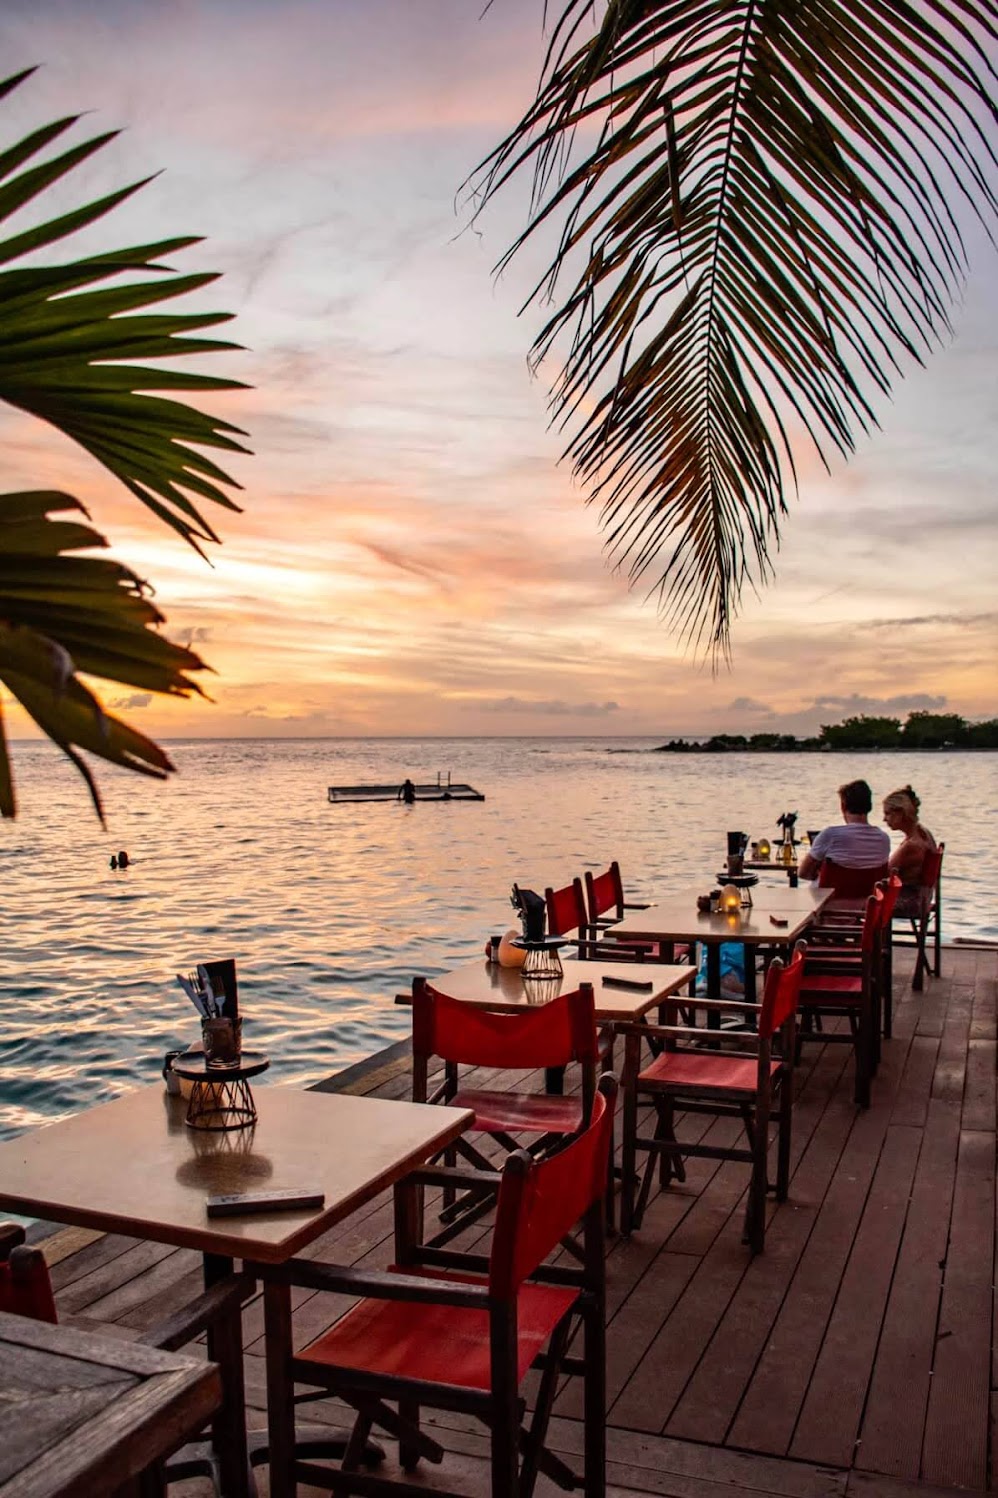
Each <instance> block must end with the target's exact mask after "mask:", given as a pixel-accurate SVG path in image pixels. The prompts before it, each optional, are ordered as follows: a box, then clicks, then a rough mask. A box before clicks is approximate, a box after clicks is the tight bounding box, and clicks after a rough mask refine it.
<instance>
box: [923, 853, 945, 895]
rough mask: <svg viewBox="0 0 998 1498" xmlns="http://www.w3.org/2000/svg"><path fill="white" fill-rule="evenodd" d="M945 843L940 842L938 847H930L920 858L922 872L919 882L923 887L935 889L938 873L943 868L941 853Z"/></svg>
mask: <svg viewBox="0 0 998 1498" xmlns="http://www.w3.org/2000/svg"><path fill="white" fill-rule="evenodd" d="M945 851H946V844H945V843H940V844H939V845H938V847H936V848H932V849H930V851H929V852H928V853H926V855H925V857H924V858H923V859H922V873H921V878H920V883H921V885H922V888H923V889H935V887H936V885H937V884H938V883H939V875H940V874H941V873H942V870H943V854H944V853H945Z"/></svg>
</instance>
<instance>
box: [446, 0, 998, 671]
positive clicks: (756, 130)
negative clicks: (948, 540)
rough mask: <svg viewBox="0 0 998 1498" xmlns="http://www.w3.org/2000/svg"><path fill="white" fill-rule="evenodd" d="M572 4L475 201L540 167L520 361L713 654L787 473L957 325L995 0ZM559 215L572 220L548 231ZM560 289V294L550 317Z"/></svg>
mask: <svg viewBox="0 0 998 1498" xmlns="http://www.w3.org/2000/svg"><path fill="white" fill-rule="evenodd" d="M592 14H593V11H592V7H591V6H590V4H589V0H563V4H562V6H561V8H560V11H559V14H558V17H557V20H556V23H555V25H554V28H553V32H552V38H551V43H550V47H549V50H548V54H547V58H546V61H545V66H544V71H543V75H542V79H541V83H540V86H539V89H538V93H537V97H536V99H535V101H534V103H533V105H532V106H531V107H530V108H529V109H528V110H527V112H526V114H525V115H524V117H523V119H522V120H521V121H520V123H519V124H518V125H517V126H516V127H515V128H514V130H513V131H512V132H511V133H510V135H509V136H508V137H507V138H506V139H505V140H504V141H503V142H501V143H500V145H499V146H498V147H497V148H496V150H495V151H494V152H493V153H492V154H491V156H490V157H488V158H487V159H486V161H485V162H483V163H482V166H481V167H480V168H479V171H478V173H477V174H476V175H475V176H474V177H473V178H472V179H471V182H470V186H471V189H472V193H473V198H474V201H475V203H476V212H478V211H481V208H482V206H483V205H484V204H486V203H488V202H489V200H490V199H491V198H492V197H493V196H494V195H495V194H496V193H497V192H498V191H500V190H501V188H502V187H503V186H504V185H505V184H506V183H508V182H509V181H510V180H511V178H513V177H514V176H517V175H518V174H520V173H521V172H522V171H523V170H524V169H528V170H529V169H531V168H532V170H533V201H532V207H531V212H530V216H529V219H528V223H527V227H526V229H525V230H524V231H523V233H522V234H520V235H519V236H518V238H517V239H516V240H515V241H514V243H513V245H512V246H511V248H510V249H509V250H508V251H507V252H506V254H505V255H504V256H503V258H502V260H501V261H500V267H499V268H500V269H501V268H503V267H504V266H505V264H506V263H507V262H508V260H509V259H510V257H511V256H513V255H514V254H516V253H517V252H518V251H519V250H520V248H521V247H522V246H523V245H524V244H525V243H526V242H527V240H528V239H533V238H536V237H537V236H539V235H540V234H541V233H542V232H548V231H549V230H551V228H552V227H554V228H555V234H556V241H555V245H556V247H555V250H554V254H553V258H552V259H551V262H550V264H549V265H548V268H547V269H546V270H545V271H544V273H543V275H541V276H540V277H539V279H538V282H537V285H536V288H535V294H536V295H538V296H540V297H541V298H542V299H546V300H547V301H548V303H549V310H548V315H547V318H546V321H545V323H544V326H543V328H542V330H541V333H540V334H539V335H538V338H537V339H536V340H535V343H534V346H533V349H532V351H531V358H532V361H533V362H534V363H538V362H541V361H543V360H544V359H546V358H551V359H552V360H553V361H556V362H557V366H558V368H559V371H560V372H559V374H558V376H557V378H556V380H555V382H554V385H553V389H552V402H551V411H552V420H553V421H554V422H555V423H556V424H558V425H559V426H566V427H567V429H568V431H569V432H570V444H569V448H568V456H569V457H570V458H571V460H572V462H573V466H574V468H575V471H576V473H577V474H578V476H579V477H580V479H581V480H582V482H583V484H584V485H585V487H586V489H587V491H588V493H589V495H590V497H597V496H598V498H599V501H600V506H601V513H602V517H603V523H604V525H605V526H606V527H607V529H608V532H609V534H610V535H611V538H612V541H611V546H610V555H611V559H612V560H613V562H614V563H615V564H616V565H623V566H624V567H625V568H626V570H627V572H628V575H629V576H630V579H631V581H632V582H634V581H636V580H637V579H638V578H647V577H649V576H650V575H651V574H652V573H653V572H655V571H657V573H658V578H657V583H655V584H654V585H653V588H652V592H653V593H656V592H657V596H658V599H659V604H660V608H661V609H662V610H663V613H664V615H665V617H666V619H667V621H668V622H669V624H670V625H671V626H672V627H674V628H675V629H677V630H678V631H679V632H680V634H681V635H684V636H685V638H686V639H687V641H690V640H692V641H694V642H695V643H696V645H697V648H698V649H700V648H704V649H706V650H707V651H711V650H713V651H715V652H717V651H720V652H721V654H724V653H726V652H727V650H728V648H729V644H730V628H731V621H732V619H733V617H734V616H735V615H736V613H737V610H738V604H739V598H740V596H741V591H742V588H743V587H744V586H746V585H751V586H755V585H756V584H762V583H763V582H765V580H766V579H767V577H768V576H769V575H770V573H771V562H770V557H771V554H773V553H774V552H775V550H776V549H777V547H778V545H779V537H780V527H781V522H782V517H783V516H784V515H785V514H786V511H787V503H786V491H787V489H788V488H789V489H791V490H792V488H793V486H794V481H795V479H794V468H793V452H792V447H791V440H793V441H795V442H796V441H797V440H798V439H797V437H796V436H793V438H792V437H791V434H793V433H795V432H797V431H802V432H803V433H804V434H805V435H806V437H807V438H808V439H809V440H810V441H811V442H813V443H814V445H815V446H816V447H817V449H818V451H819V453H820V454H821V457H822V460H823V461H824V462H825V463H826V464H828V463H829V462H830V461H831V460H832V459H833V458H834V457H835V456H839V457H848V456H849V455H850V454H851V452H852V451H853V449H854V447H855V445H856V440H857V435H858V434H861V433H864V432H866V431H868V430H870V429H871V428H872V427H873V426H874V425H875V424H876V414H875V410H874V403H873V401H872V400H871V399H869V398H868V396H867V394H866V393H864V392H867V391H870V390H872V392H873V394H874V395H875V396H876V397H877V398H880V397H882V396H883V395H885V394H886V393H887V392H889V390H890V388H891V386H892V384H893V381H894V379H895V378H896V376H897V374H898V372H899V371H901V370H903V368H904V367H905V365H906V362H907V361H910V360H912V359H921V358H922V357H923V356H924V354H925V353H926V351H927V350H928V349H930V348H931V347H932V346H933V345H934V344H935V343H937V342H938V340H939V338H940V336H941V335H943V334H944V333H945V332H946V329H947V327H948V321H947V318H948V308H949V306H950V305H951V302H952V297H953V294H954V291H955V290H956V289H957V288H958V287H959V284H960V276H961V273H962V267H963V262H964V251H963V244H962V240H961V227H960V222H959V219H958V216H957V213H956V211H955V209H954V206H953V205H954V204H955V203H957V202H958V201H959V200H960V199H961V198H962V200H963V203H964V206H965V208H966V209H967V211H969V212H970V213H973V214H976V215H977V216H978V217H979V218H980V219H981V220H982V221H983V222H984V223H985V224H986V226H987V228H988V231H989V232H991V233H993V231H994V228H995V219H996V216H998V215H996V207H998V201H996V194H995V166H996V153H995V124H996V118H998V115H996V107H995V103H994V99H993V79H994V76H995V75H994V70H993V69H992V68H991V67H990V66H989V64H988V53H989V51H990V52H991V53H992V54H993V51H994V42H995V40H996V35H998V27H996V17H998V12H996V11H995V7H994V5H993V3H992V0H928V3H927V4H926V5H925V6H923V7H919V8H918V9H917V10H913V9H912V8H911V7H910V6H908V5H907V4H906V3H902V0H822V4H821V5H818V4H816V3H814V0H801V3H799V4H794V5H792V6H791V5H781V4H769V3H761V0H744V3H737V4H736V3H732V4H728V3H724V4H719V5H717V6H700V5H692V4H689V3H688V0H658V3H654V4H647V3H637V0H608V3H607V4H606V5H605V7H604V8H603V10H602V14H601V19H600V20H599V21H597V22H595V23H594V22H593V21H592V19H591V18H592ZM557 226H560V228H559V227H557ZM552 303H553V306H551V305H550V304H552Z"/></svg>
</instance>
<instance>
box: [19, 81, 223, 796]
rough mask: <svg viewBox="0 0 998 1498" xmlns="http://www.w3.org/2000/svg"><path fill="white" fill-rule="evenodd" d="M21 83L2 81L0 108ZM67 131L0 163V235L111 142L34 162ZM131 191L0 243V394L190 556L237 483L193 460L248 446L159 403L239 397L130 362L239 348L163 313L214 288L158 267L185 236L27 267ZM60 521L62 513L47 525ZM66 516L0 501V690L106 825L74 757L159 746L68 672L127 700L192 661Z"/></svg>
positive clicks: (135, 585) (65, 122) (50, 132)
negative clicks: (208, 506) (74, 772)
mask: <svg viewBox="0 0 998 1498" xmlns="http://www.w3.org/2000/svg"><path fill="white" fill-rule="evenodd" d="M29 71H30V70H29ZM28 76H29V73H28V72H25V73H20V74H17V75H16V76H14V77H12V78H8V79H6V80H5V81H4V82H2V83H0V99H2V98H3V97H5V96H6V95H7V94H9V93H10V92H11V90H12V89H14V88H16V87H17V86H18V85H19V84H20V83H22V82H23V81H24V79H25V78H26V77H28ZM75 123H76V118H75V117H72V118H66V119H61V120H57V121H55V122H53V123H52V124H49V125H46V126H44V127H43V128H41V129H39V130H36V131H34V132H32V133H31V134H29V135H27V136H25V137H24V139H23V140H20V141H18V142H17V143H16V144H15V145H13V146H11V147H10V148H9V149H7V150H6V151H2V152H0V224H5V223H6V221H7V220H8V219H10V218H11V217H12V216H13V215H15V214H17V213H19V212H20V211H22V210H23V209H25V208H26V207H27V206H28V205H29V204H30V203H32V202H33V201H34V199H35V198H37V197H38V195H39V194H41V193H44V192H45V191H46V190H47V189H49V188H50V187H51V186H52V185H53V184H55V183H57V182H59V181H60V180H61V179H62V178H64V177H65V176H66V175H67V174H68V173H69V172H71V171H72V170H73V169H74V168H75V167H76V166H78V165H80V164H81V163H82V162H84V161H86V160H87V159H88V158H89V157H91V156H92V155H93V154H94V153H95V152H96V151H98V150H100V149H101V148H102V147H103V146H104V145H106V144H107V143H108V141H110V140H111V139H112V138H113V134H103V135H98V136H95V137H93V138H91V139H89V140H86V141H83V142H82V143H79V144H77V145H75V146H72V147H69V148H68V149H65V150H62V151H61V152H60V153H59V154H56V155H54V156H51V155H48V154H47V151H48V148H49V147H50V146H52V145H53V143H55V142H56V141H59V140H60V139H61V137H62V136H63V135H64V134H65V132H66V131H67V130H69V129H70V127H71V126H72V125H74V124H75ZM143 185H144V184H143V183H142V182H138V183H134V184H132V185H130V186H128V187H125V188H122V189H120V190H118V191H117V192H113V193H111V194H109V195H107V196H105V197H103V198H100V199H98V200H96V201H94V202H91V203H87V204H84V205H83V206H81V207H79V208H77V209H75V210H73V211H71V212H68V213H64V214H62V215H60V216H59V217H58V218H53V219H50V220H48V221H45V222H42V223H40V224H37V225H36V226H34V227H30V228H27V229H23V230H22V231H21V232H19V233H16V234H13V235H12V236H11V237H9V238H6V239H3V240H0V400H4V401H6V402H7V403H8V404H9V405H11V406H15V407H17V408H19V409H20V410H22V411H26V412H28V413H30V414H31V415H33V416H38V417H41V418H42V419H43V420H45V421H48V422H50V423H51V425H53V426H55V427H57V428H58V429H59V430H60V431H61V432H63V433H65V434H66V436H68V437H71V438H72V439H73V440H74V441H76V442H77V443H79V445H80V446H81V447H83V448H85V449H86V451H87V452H89V453H90V454H91V455H92V456H93V457H94V458H96V459H97V461H98V462H100V463H102V464H103V465H104V467H105V468H106V469H108V471H109V472H111V473H112V474H114V476H115V477H116V478H117V479H119V480H120V481H121V483H123V484H124V485H125V487H126V488H128V489H129V490H130V491H131V492H132V493H133V494H134V495H135V496H136V497H137V498H138V499H140V500H141V501H142V502H143V503H144V504H145V505H147V506H148V507H149V509H151V510H152V511H153V512H154V513H155V514H156V515H158V516H159V517H160V518H161V519H162V520H164V521H165V522H166V523H167V524H168V525H170V526H172V527H173V528H174V529H175V530H176V531H178V532H179V533H180V535H181V536H183V537H184V538H185V539H186V540H187V541H188V542H190V544H191V545H193V546H194V547H195V549H197V550H199V551H200V550H201V549H202V542H206V541H215V540H217V539H218V537H217V535H216V533H215V530H214V528H213V526H212V525H211V523H210V521H209V520H208V519H207V518H206V516H205V514H204V513H203V510H202V508H201V506H202V505H203V503H204V502H205V501H210V502H211V503H212V504H216V505H221V506H223V507H224V508H225V509H228V510H237V509H238V506H237V505H236V504H235V502H234V501H233V499H232V498H231V496H230V494H229V492H228V491H229V490H230V489H232V488H236V487H238V486H237V485H235V484H234V481H233V480H232V479H231V478H230V477H229V476H228V475H227V474H226V473H225V472H224V471H223V470H222V469H221V468H220V467H219V466H218V464H216V463H215V462H214V461H212V459H211V458H210V457H208V456H207V454H206V453H205V452H204V451H203V449H205V448H209V449H212V448H213V449H216V450H217V449H221V450H223V451H226V452H245V451H246V449H245V448H244V447H242V446H241V445H240V444H239V442H238V441H237V440H236V438H237V437H238V436H241V435H242V433H241V432H240V431H239V429H238V428H237V427H234V426H232V425H231V424H230V423H228V422H225V421H220V420H218V419H217V418H215V417H212V416H209V415H207V414H205V413H204V412H202V411H200V410H197V409H195V408H193V407H191V406H190V405H188V404H186V402H185V401H183V400H175V399H172V398H171V397H170V395H169V394H168V392H176V393H179V392H183V393H184V394H185V395H190V394H195V395H201V394H204V393H206V392H209V391H216V390H231V389H237V388H241V387H240V385H239V382H238V381H235V380H230V379H222V378H213V377H211V376H207V375H202V374H197V373H191V372H188V371H182V370H175V369H171V368H170V367H168V366H163V365H159V366H156V365H151V364H147V363H145V362H136V361H146V360H163V359H172V358H175V357H177V356H178V355H180V356H189V355H192V354H201V353H212V352H218V351H220V350H223V349H234V348H236V347H238V345H236V344H232V343H228V342H224V341H221V340H218V339H215V338H208V337H205V336H203V335H204V332H205V330H206V329H209V328H212V327H215V326H217V325H218V324H219V323H222V322H225V321H227V320H228V314H227V313H215V312H202V313H186V314H179V313H175V312H173V311H172V310H170V311H163V310H159V309H161V308H162V304H163V303H165V302H168V301H170V300H172V299H173V298H174V297H178V296H181V295H184V294H186V293H189V292H193V291H198V290H200V289H201V288H202V287H205V286H207V285H209V284H210V283H211V282H212V281H214V280H215V279H216V278H215V276H214V275H211V274H198V275H188V276H177V275H174V274H173V273H172V272H171V271H169V270H168V268H167V267H166V266H165V264H164V263H163V262H164V260H165V258H166V257H167V256H171V255H173V254H174V253H176V252H177V251H179V250H182V249H185V248H187V247H188V246H189V245H192V244H195V243H197V242H198V241H197V240H196V239H194V238H190V237H187V238H172V239H166V240H162V241H160V242H158V243H155V244H148V245H139V246H135V247H132V248H130V249H124V250H116V251H113V252H108V253H106V254H99V255H92V256H88V257H86V258H83V259H77V260H75V261H72V262H69V263H67V264H64V265H55V266H53V265H42V264H39V263H37V261H38V254H39V252H40V251H42V250H47V249H48V248H49V247H50V246H52V245H53V244H55V243H57V242H58V241H60V240H62V239H64V238H65V237H66V236H67V235H70V234H73V233H75V232H76V231H77V230H80V229H83V228H85V227H87V226H89V225H90V224H92V223H94V222H95V221H97V220H98V219H100V218H101V217H103V215H104V214H106V213H108V212H109V211H110V210H111V209H113V208H115V207H117V206H118V205H119V204H120V203H122V202H124V200H125V199H126V198H128V197H130V196H131V194H132V193H134V192H136V191H137V190H138V188H140V187H142V186H143ZM26 258H27V259H28V263H27V264H25V263H23V262H24V261H25V259H26ZM15 262H17V263H16V264H15ZM136 277H138V279H136ZM149 308H156V309H157V310H156V311H153V312H150V311H149V310H147V309H149ZM65 511H75V512H76V514H75V516H74V518H72V519H54V518H53V515H54V514H58V513H60V512H65ZM80 515H83V516H86V511H85V510H84V509H83V506H82V505H81V504H80V503H79V501H78V500H76V499H74V498H72V497H71V496H69V495H65V494H61V493H55V492H51V491H45V490H39V491H32V492H28V493H19V494H6V495H0V682H2V683H3V685H4V686H5V687H6V688H7V689H8V691H9V692H11V693H12V694H13V696H14V697H15V698H16V699H17V700H18V701H19V702H20V703H21V705H22V706H23V707H24V708H25V710H26V711H27V712H28V713H29V714H30V715H31V716H32V717H33V718H34V720H35V722H36V723H37V724H38V725H39V727H40V728H41V729H42V730H43V732H44V733H46V734H47V735H48V737H49V738H50V739H52V740H53V742H55V743H56V744H58V745H59V747H60V748H61V749H62V750H63V751H64V752H65V753H66V754H67V755H68V756H69V758H70V759H71V760H72V761H73V763H74V764H75V765H76V766H77V768H78V769H79V770H80V772H81V773H82V774H83V776H84V778H85V779H86V781H87V784H88V786H89V787H90V792H91V795H92V797H93V800H94V805H95V807H96V809H97V813H98V815H99V816H100V817H101V819H102V820H103V812H102V808H101V801H100V796H99V793H98V790H97V786H96V784H95V782H94V779H93V776H92V774H91V772H90V770H89V768H88V766H87V764H86V762H85V761H84V760H83V759H82V758H81V755H80V751H81V750H82V751H86V752H88V753H90V754H94V755H97V756H98V757H100V758H102V759H105V760H108V761H111V762H112V763H114V764H118V765H121V766H124V767H126V768H128V769H131V770H136V771H138V772H140V773H142V774H146V775H154V776H158V777H162V776H165V775H166V774H168V773H169V771H170V770H171V769H172V768H173V767H172V765H171V763H170V760H169V758H168V757H167V755H166V754H165V753H164V752H163V750H162V749H160V748H159V747H158V745H156V744H154V743H153V742H152V741H151V740H150V739H148V738H146V737H145V736H144V735H143V734H141V733H138V732H137V731H136V730H135V729H133V728H131V727H129V726H128V725H127V724H125V723H123V722H122V721H120V720H119V719H117V718H115V717H114V716H112V715H111V714H110V713H108V712H107V711H105V709H104V708H103V707H102V706H101V703H100V701H99V700H98V698H97V697H96V695H95V694H94V692H93V691H92V690H91V688H90V687H89V686H87V685H86V684H85V683H84V681H83V680H82V679H81V676H80V674H79V673H83V675H85V676H88V677H90V676H92V677H98V678H101V679H102V680H105V681H114V682H119V683H121V684H123V685H125V686H128V687H132V688H135V689H137V690H139V691H140V692H160V693H165V694H167V695H181V696H188V695H190V694H191V693H192V692H198V691H200V688H198V686H197V685H196V683H195V682H194V681H193V680H192V678H191V676H190V675H189V674H188V673H190V672H192V671H199V670H203V669H204V662H203V661H201V660H200V659H199V658H198V656H197V655H195V654H194V653H193V652H192V651H190V650H186V649H184V648H183V647H182V646H179V645H175V644H172V643H170V641H169V640H167V639H166V637H165V636H164V635H163V634H162V633H161V632H160V628H159V627H160V626H161V625H162V624H163V623H164V620H163V616H162V615H161V614H160V613H159V611H158V610H157V609H156V608H155V607H154V606H153V605H152V603H151V602H150V600H149V596H148V595H149V590H148V588H147V586H146V585H145V584H144V583H143V582H142V581H141V580H140V579H139V578H138V577H137V576H136V575H135V574H134V573H133V572H131V571H130V570H129V569H128V568H127V567H123V566H121V565H120V564H118V563H116V562H112V561H110V560H108V559H105V558H101V557H94V556H79V555H77V553H78V552H79V551H80V550H90V549H93V548H102V547H106V545H107V542H106V541H105V540H104V538H103V537H102V536H101V535H99V534H98V533H97V532H96V531H95V530H93V529H92V528H91V527H90V526H89V525H88V524H86V523H85V521H84V520H81V519H80V518H78V517H79V516H80ZM15 811H16V801H15V796H14V787H13V778H12V774H11V766H10V757H9V753H8V746H7V742H6V737H5V732H4V727H3V722H2V717H0V812H2V813H3V815H4V816H8V817H9V816H13V815H14V814H15Z"/></svg>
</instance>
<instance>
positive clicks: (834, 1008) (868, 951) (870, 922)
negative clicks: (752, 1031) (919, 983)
mask: <svg viewBox="0 0 998 1498" xmlns="http://www.w3.org/2000/svg"><path fill="white" fill-rule="evenodd" d="M883 906H884V893H883V890H882V889H879V888H878V889H875V890H874V892H873V894H872V895H870V897H869V899H868V900H867V902H866V913H865V915H864V917H863V926H862V931H861V933H860V942H859V954H858V958H859V960H858V964H854V966H853V967H851V968H850V969H849V970H848V971H845V972H844V971H842V968H841V965H839V966H838V967H836V965H835V961H834V959H832V960H830V961H824V960H823V958H822V954H821V953H820V952H817V953H815V954H814V955H812V956H809V958H808V962H807V966H806V968H805V971H804V982H803V985H802V987H801V995H800V1010H801V1019H802V1021H803V1024H802V1028H801V1033H800V1036H799V1038H798V1045H799V1044H800V1043H801V1042H806V1041H809V1040H814V1041H822V1042H824V1043H827V1044H845V1045H851V1046H852V1047H853V1049H854V1051H855V1053H856V1080H855V1091H854V1096H855V1100H856V1103H857V1105H858V1106H859V1107H860V1108H868V1107H869V1106H870V1081H871V1078H872V1077H873V1074H874V1072H875V1071H876V1068H877V1060H878V1057H879V1036H880V1005H881V1002H882V998H881V986H882V981H883V961H882V955H881V951H882V945H881V944H882V935H883V933H882V912H883ZM842 1017H844V1018H846V1019H847V1020H848V1023H849V1029H848V1031H847V1032H838V1031H827V1030H825V1029H824V1028H822V1029H821V1030H820V1033H819V1032H817V1031H816V1029H815V1025H814V1021H815V1019H816V1018H817V1019H819V1020H820V1019H824V1018H842Z"/></svg>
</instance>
